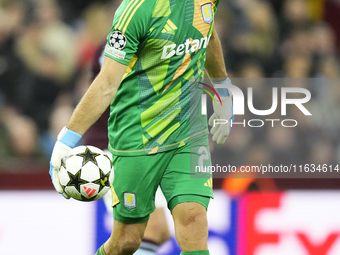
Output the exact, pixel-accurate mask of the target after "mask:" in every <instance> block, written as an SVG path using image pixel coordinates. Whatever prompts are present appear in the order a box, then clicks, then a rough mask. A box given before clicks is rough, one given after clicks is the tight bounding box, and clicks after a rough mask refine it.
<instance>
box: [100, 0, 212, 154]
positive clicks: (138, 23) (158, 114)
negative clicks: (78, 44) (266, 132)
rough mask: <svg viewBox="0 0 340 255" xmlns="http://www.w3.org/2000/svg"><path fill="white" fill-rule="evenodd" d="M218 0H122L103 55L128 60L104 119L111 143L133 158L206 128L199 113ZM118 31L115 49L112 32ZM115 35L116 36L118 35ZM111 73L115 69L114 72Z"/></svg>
mask: <svg viewBox="0 0 340 255" xmlns="http://www.w3.org/2000/svg"><path fill="white" fill-rule="evenodd" d="M217 3H218V1H215V2H213V1H212V0H207V1H203V2H202V1H198V0H196V1H195V0H187V1H183V0H173V1H169V0H148V1H146V0H124V1H123V2H122V4H121V5H120V7H119V8H118V10H117V12H116V14H115V16H114V20H113V25H112V29H111V33H110V34H109V35H108V44H107V45H106V48H105V55H106V56H107V57H110V58H112V59H114V60H116V61H118V62H120V63H122V64H124V65H128V66H129V68H128V69H129V70H131V72H129V73H128V74H127V76H126V77H125V78H124V79H123V80H122V82H121V85H120V86H119V88H118V91H117V94H116V96H115V99H114V101H113V102H112V104H111V113H110V118H109V120H108V130H109V141H110V142H109V149H110V151H111V152H112V153H113V154H114V155H118V156H139V155H146V154H155V153H160V152H164V151H170V150H173V149H176V148H177V147H178V145H179V144H180V143H182V141H183V142H187V140H189V139H190V140H194V139H196V138H198V136H197V134H201V133H202V132H204V133H205V134H208V131H207V117H206V116H205V115H202V114H201V112H200V111H201V95H202V93H203V89H202V87H203V86H202V84H200V83H199V82H203V77H204V64H205V59H206V48H207V45H208V41H209V39H210V36H211V33H212V28H213V17H214V16H215V13H216V6H217ZM118 31H119V33H121V34H124V37H125V38H126V45H125V46H124V47H119V49H118V48H115V46H114V44H113V43H112V40H111V39H112V38H111V36H113V35H115V36H116V34H117V32H118ZM121 34H120V35H121ZM113 75H114V74H113Z"/></svg>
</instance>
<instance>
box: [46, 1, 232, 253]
mask: <svg viewBox="0 0 340 255" xmlns="http://www.w3.org/2000/svg"><path fill="white" fill-rule="evenodd" d="M218 2H219V0H215V1H214V0H195V1H194V0H192V1H183V0H174V1H169V0H150V1H145V0H124V1H123V2H122V4H121V5H120V7H119V8H118V9H117V12H116V14H115V16H114V20H113V26H112V29H111V32H110V34H109V35H108V37H107V45H106V47H105V58H104V62H103V66H102V69H101V71H100V73H99V75H98V76H97V77H96V79H95V80H94V81H93V83H92V84H91V86H90V88H89V89H88V91H87V92H86V94H85V95H84V97H83V98H82V100H81V101H80V103H79V104H78V106H77V107H76V109H75V111H74V113H73V115H72V117H71V119H70V121H69V123H68V125H67V128H66V127H65V128H63V130H62V131H61V132H60V134H59V136H58V141H57V142H56V145H55V147H54V150H53V153H52V157H51V171H50V172H51V176H52V181H53V184H54V186H55V188H56V190H57V191H58V192H59V193H63V190H62V188H61V186H60V183H59V181H58V175H57V172H58V169H59V167H60V164H61V159H62V158H63V157H64V156H65V155H66V154H67V152H68V151H69V150H70V148H72V147H74V146H75V144H76V142H77V141H78V140H79V139H80V138H81V136H82V135H83V134H84V133H85V132H86V131H87V130H88V128H89V127H90V126H91V125H92V124H93V123H94V122H95V121H96V120H97V119H98V118H99V117H100V115H101V114H102V113H103V112H104V111H105V109H106V108H107V107H108V105H109V104H111V108H110V109H111V110H110V118H109V120H108V136H109V150H110V151H111V152H112V154H113V155H114V159H113V165H114V169H115V170H114V173H115V178H114V181H113V187H114V190H115V191H114V192H113V197H114V201H113V205H114V207H113V210H114V225H113V230H112V234H111V237H110V238H109V239H108V240H107V242H105V244H103V246H102V247H101V248H100V249H99V250H98V251H97V254H98V255H101V254H106V255H114V254H133V253H134V252H135V251H136V250H137V249H138V247H139V245H140V242H141V239H142V237H143V234H144V231H145V228H146V225H147V222H148V220H149V215H150V213H151V212H153V211H154V210H155V203H154V200H155V193H156V190H157V187H158V186H159V185H160V186H161V189H162V191H163V194H164V196H165V198H166V200H167V204H168V208H169V210H170V211H171V213H172V216H173V219H174V224H175V234H176V238H177V241H178V243H179V245H180V247H181V250H182V253H181V254H182V255H189V254H190V255H207V254H209V250H208V246H207V239H208V224H207V218H206V211H207V208H208V204H209V201H210V198H212V197H213V192H212V181H211V175H210V174H204V175H202V176H198V177H199V178H194V177H197V176H196V175H194V174H193V169H195V165H196V166H197V165H199V166H203V167H207V166H209V165H210V164H211V160H210V154H209V147H208V136H207V135H208V128H207V120H206V118H205V116H204V115H202V114H201V112H200V110H201V107H200V106H201V95H202V86H201V84H202V81H203V77H204V67H205V68H206V71H207V73H208V75H209V77H210V78H211V80H212V81H213V83H216V82H219V83H223V84H228V83H229V80H228V79H227V73H226V70H225V66H224V62H223V55H222V51H221V45H220V42H219V39H218V36H217V34H216V32H215V30H214V29H213V23H214V22H213V21H214V16H215V13H216V7H217V5H218ZM218 92H219V93H220V94H221V96H222V105H219V104H218V103H217V104H215V105H214V111H215V113H214V114H213V116H212V117H211V120H210V123H214V119H226V120H229V121H230V119H231V117H232V114H231V96H230V95H229V92H228V90H226V89H225V90H223V91H220V90H219V91H218ZM217 102H218V101H217ZM229 123H230V122H228V125H220V126H215V127H213V128H212V129H211V132H212V133H213V140H214V141H217V142H218V143H223V142H224V141H225V139H226V138H227V136H228V134H229V131H230V125H229ZM64 195H65V194H64Z"/></svg>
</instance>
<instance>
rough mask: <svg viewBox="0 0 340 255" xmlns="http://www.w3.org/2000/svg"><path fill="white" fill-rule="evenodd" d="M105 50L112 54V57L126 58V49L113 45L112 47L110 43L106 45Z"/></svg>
mask: <svg viewBox="0 0 340 255" xmlns="http://www.w3.org/2000/svg"><path fill="white" fill-rule="evenodd" d="M105 52H106V54H108V55H111V56H112V57H115V58H118V59H121V60H124V59H125V55H126V53H125V52H124V51H121V50H117V49H115V48H113V47H110V46H109V45H106V47H105Z"/></svg>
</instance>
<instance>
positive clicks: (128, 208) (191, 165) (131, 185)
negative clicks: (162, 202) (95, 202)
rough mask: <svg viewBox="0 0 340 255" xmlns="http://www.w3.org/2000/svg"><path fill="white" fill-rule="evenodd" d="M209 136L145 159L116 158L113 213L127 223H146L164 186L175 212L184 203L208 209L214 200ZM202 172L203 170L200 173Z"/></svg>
mask: <svg viewBox="0 0 340 255" xmlns="http://www.w3.org/2000/svg"><path fill="white" fill-rule="evenodd" d="M210 165H211V159H210V153H209V144H208V137H207V136H206V137H203V138H200V139H197V140H194V141H191V144H186V145H184V146H182V147H180V148H177V149H175V150H171V151H167V152H162V153H157V154H154V155H145V156H133V157H132V156H114V157H113V166H114V181H113V187H114V188H113V189H112V191H113V206H114V208H113V212H114V219H115V220H117V221H119V222H123V223H142V222H145V221H147V220H148V219H149V215H150V213H152V212H153V211H154V210H155V193H156V190H157V188H158V186H159V185H160V187H161V189H162V192H163V194H164V196H165V198H166V200H167V203H168V207H169V209H170V210H172V209H173V208H174V207H175V206H176V205H177V204H179V203H183V202H197V203H200V204H202V205H204V206H205V207H206V208H207V207H208V204H209V200H210V198H212V197H213V191H212V178H211V173H207V172H205V171H204V169H207V168H208V166H210ZM200 170H201V171H200Z"/></svg>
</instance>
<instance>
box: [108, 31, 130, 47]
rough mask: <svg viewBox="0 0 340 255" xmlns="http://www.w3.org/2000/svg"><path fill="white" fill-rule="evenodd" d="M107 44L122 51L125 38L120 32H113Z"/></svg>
mask: <svg viewBox="0 0 340 255" xmlns="http://www.w3.org/2000/svg"><path fill="white" fill-rule="evenodd" d="M109 43H110V46H111V47H113V48H115V49H117V50H122V49H124V47H125V45H126V37H125V35H124V34H123V33H122V32H120V31H113V32H112V33H111V35H110V39H109Z"/></svg>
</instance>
